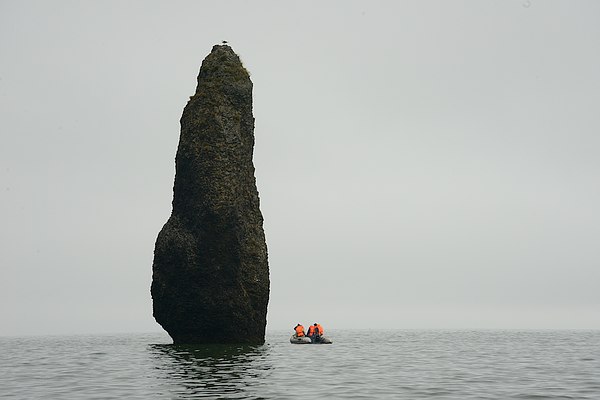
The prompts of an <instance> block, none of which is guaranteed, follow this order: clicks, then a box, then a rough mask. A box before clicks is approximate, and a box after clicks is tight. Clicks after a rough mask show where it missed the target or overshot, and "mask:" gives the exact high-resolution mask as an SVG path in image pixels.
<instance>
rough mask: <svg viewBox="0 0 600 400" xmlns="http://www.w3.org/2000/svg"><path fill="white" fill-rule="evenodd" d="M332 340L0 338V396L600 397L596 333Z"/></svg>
mask: <svg viewBox="0 0 600 400" xmlns="http://www.w3.org/2000/svg"><path fill="white" fill-rule="evenodd" d="M326 333H327V336H329V337H330V338H331V339H333V340H334V344H332V345H294V344H290V343H289V336H290V334H291V329H290V332H285V331H276V332H269V333H268V334H267V342H266V344H265V345H262V346H174V345H172V344H170V340H169V338H168V336H166V335H164V334H130V335H122V334H121V335H102V336H100V335H96V336H44V337H0V398H1V399H200V398H203V399H204V398H206V399H218V398H226V399H286V398H298V397H302V398H307V396H310V397H312V398H330V399H386V398H389V399H600V331H441V330H440V331H418V330H406V331H331V332H326Z"/></svg>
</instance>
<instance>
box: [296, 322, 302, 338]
mask: <svg viewBox="0 0 600 400" xmlns="http://www.w3.org/2000/svg"><path fill="white" fill-rule="evenodd" d="M294 331H295V332H296V333H294V336H295V337H302V336H304V327H303V326H302V325H301V324H297V325H296V326H295V327H294Z"/></svg>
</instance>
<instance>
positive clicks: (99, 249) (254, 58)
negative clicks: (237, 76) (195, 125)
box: [0, 0, 600, 336]
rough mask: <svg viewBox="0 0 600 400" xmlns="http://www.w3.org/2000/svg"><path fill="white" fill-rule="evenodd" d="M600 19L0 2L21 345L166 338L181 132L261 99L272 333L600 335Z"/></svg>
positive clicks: (1, 274)
mask: <svg viewBox="0 0 600 400" xmlns="http://www.w3.org/2000/svg"><path fill="white" fill-rule="evenodd" d="M598 16H600V2H597V1H570V0H563V1H554V0H544V1H539V0H529V1H527V0H525V1H522V0H505V1H487V0H471V1H459V0H455V1H447V0H437V1H434V0H418V1H417V0H415V1H391V0H390V1H381V0H379V1H372V0H369V1H367V0H365V1H304V2H286V1H253V2H246V1H181V0H178V1H169V2H166V1H161V2H158V1H133V0H129V1H116V0H108V1H66V0H57V1H52V2H49V1H30V0H24V1H17V0H12V1H9V0H0V137H1V143H2V145H1V146H0V185H1V186H0V193H1V195H0V196H1V197H0V321H1V323H0V336H13V335H44V334H71V333H109V332H110V333H112V332H115V333H118V332H154V331H161V330H162V329H161V327H160V326H159V325H158V324H157V323H156V322H155V321H154V319H153V318H152V299H151V297H150V283H151V279H152V258H153V251H154V243H155V240H156V236H157V234H158V232H159V231H160V229H161V228H162V226H163V224H164V223H165V222H166V221H167V219H168V217H169V215H170V213H171V200H172V194H173V193H172V188H173V179H174V175H175V163H174V160H175V153H176V150H177V144H178V139H179V118H180V117H181V113H182V111H183V107H184V106H185V104H186V102H187V100H188V98H189V96H191V95H193V94H194V91H195V88H196V77H197V74H198V71H199V68H200V64H201V62H202V60H203V59H204V57H205V56H206V55H207V54H208V53H210V50H211V48H212V46H213V45H215V44H218V43H220V42H221V41H222V40H227V41H229V43H230V45H231V46H232V48H233V49H234V51H236V52H237V53H238V54H239V55H240V57H241V59H242V62H243V63H244V65H245V67H246V68H247V69H248V70H249V72H250V73H251V79H252V81H253V83H254V116H255V118H256V123H255V136H256V144H255V151H254V164H255V167H256V179H257V186H258V190H259V193H260V199H261V210H262V213H263V216H264V220H265V222H264V228H265V234H266V238H267V246H268V251H269V265H270V277H271V296H270V302H269V310H268V325H267V329H268V330H272V329H290V332H291V329H292V328H293V326H295V325H296V323H298V322H301V323H303V324H304V325H307V324H310V323H313V322H319V323H321V324H322V325H323V326H324V327H325V329H326V330H327V329H349V328H385V329H387V328H389V329H600V290H598V287H600V268H599V267H600V206H599V205H600V179H599V178H600V157H599V154H600V110H599V109H598V107H599V104H600V78H599V75H598V71H600V24H598V23H597V21H598Z"/></svg>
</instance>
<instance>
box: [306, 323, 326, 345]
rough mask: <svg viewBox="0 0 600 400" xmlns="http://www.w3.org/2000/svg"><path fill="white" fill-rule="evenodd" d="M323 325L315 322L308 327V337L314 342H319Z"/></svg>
mask: <svg viewBox="0 0 600 400" xmlns="http://www.w3.org/2000/svg"><path fill="white" fill-rule="evenodd" d="M323 332H324V330H323V327H322V326H321V324H317V323H316V322H315V323H314V324H313V325H311V326H309V327H308V335H307V336H308V337H309V338H310V340H311V341H312V342H313V343H314V342H317V343H318V342H320V341H321V336H323Z"/></svg>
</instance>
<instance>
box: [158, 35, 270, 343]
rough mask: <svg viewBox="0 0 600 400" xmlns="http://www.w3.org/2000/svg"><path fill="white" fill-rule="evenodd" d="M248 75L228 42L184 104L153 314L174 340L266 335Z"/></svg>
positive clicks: (263, 252) (207, 62) (256, 339)
mask: <svg viewBox="0 0 600 400" xmlns="http://www.w3.org/2000/svg"><path fill="white" fill-rule="evenodd" d="M253 150H254V116H253V115H252V81H251V80H250V75H249V74H248V71H246V69H245V68H244V66H243V65H242V63H241V61H240V59H239V57H238V56H237V54H235V53H234V52H233V50H232V49H231V47H229V46H228V45H217V46H214V47H213V49H212V51H211V53H210V54H209V55H208V56H207V57H206V58H205V59H204V61H203V62H202V66H201V68H200V74H199V75H198V86H197V87H196V93H195V94H194V96H192V97H191V98H190V100H189V102H188V103H187V105H186V106H185V109H184V110H183V115H182V117H181V134H180V138H179V147H178V149H177V155H176V157H175V184H174V187H173V211H172V214H171V217H170V218H169V220H168V221H167V222H166V224H165V225H164V227H163V228H162V230H161V231H160V233H159V234H158V238H157V239H156V246H155V249H154V263H153V265H152V287H151V293H152V299H153V314H154V318H155V319H156V321H157V322H158V323H159V324H160V325H162V327H163V328H164V329H165V330H166V331H167V332H168V333H169V335H170V336H171V337H172V338H173V342H174V343H176V344H182V343H188V344H196V343H252V344H261V343H264V340H265V339H264V338H265V326H266V318H267V304H268V301H269V266H268V262H267V245H266V241H265V234H264V230H263V217H262V214H261V212H260V208H259V198H258V191H257V188H256V180H255V177H254V164H253V162H252V154H253Z"/></svg>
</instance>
